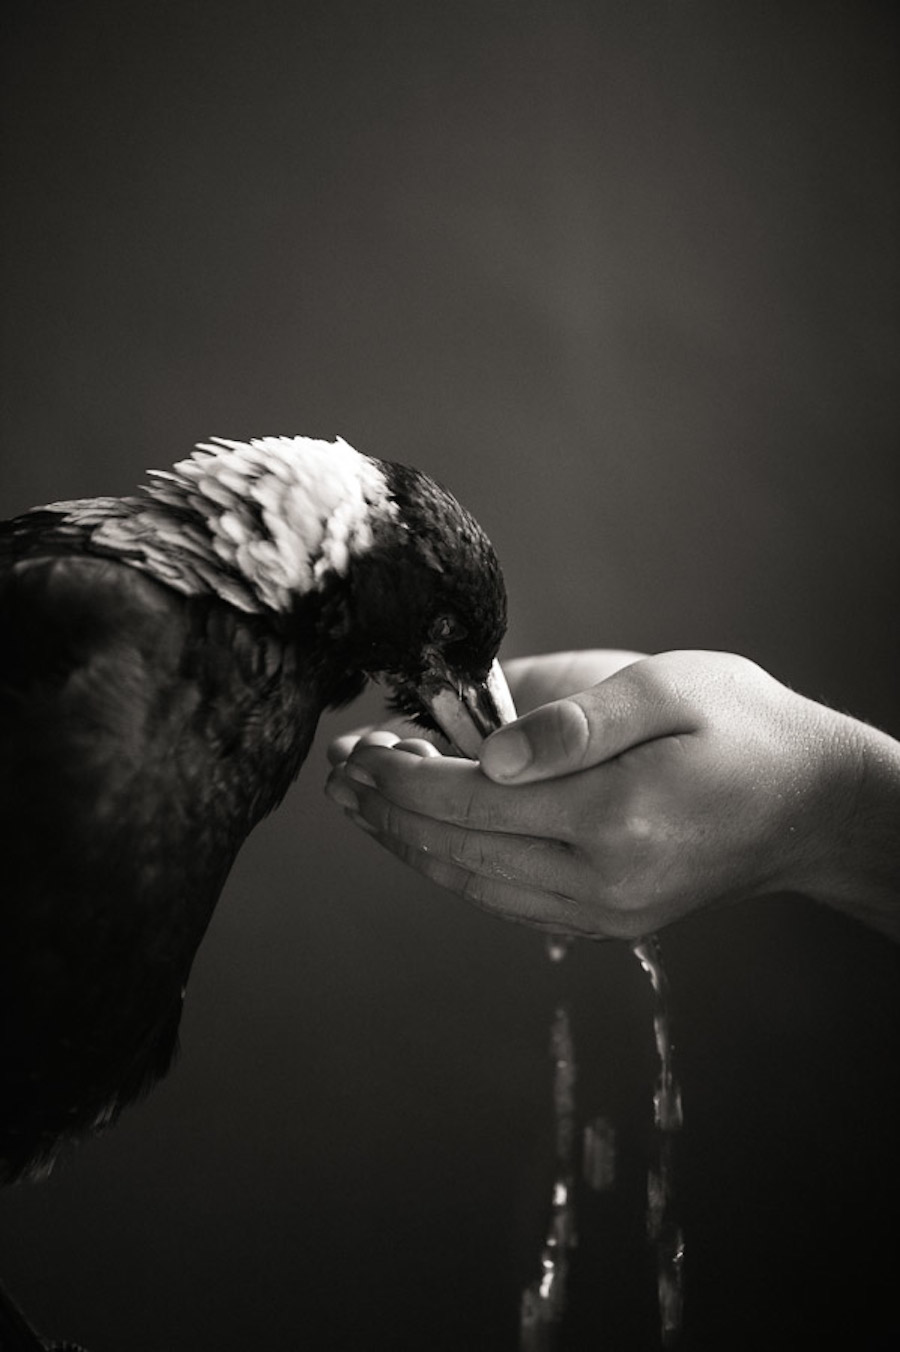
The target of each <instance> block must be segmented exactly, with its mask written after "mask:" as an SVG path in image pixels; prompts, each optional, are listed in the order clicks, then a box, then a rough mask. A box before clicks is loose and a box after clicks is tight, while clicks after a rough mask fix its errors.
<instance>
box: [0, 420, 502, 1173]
mask: <svg viewBox="0 0 900 1352" xmlns="http://www.w3.org/2000/svg"><path fill="white" fill-rule="evenodd" d="M147 479H148V482H147V483H145V484H143V485H142V486H140V487H139V488H138V489H137V490H136V492H135V493H134V494H133V495H132V496H127V497H98V498H87V499H80V500H75V501H66V502H55V503H51V504H49V505H47V506H43V507H37V508H33V509H32V510H30V511H27V512H25V513H23V514H21V515H19V516H16V517H15V518H13V519H12V520H10V521H6V522H4V523H3V524H2V525H0V654H2V668H0V748H2V749H0V829H2V847H0V848H2V859H3V872H4V887H3V898H2V901H0V1099H2V1107H0V1170H2V1181H4V1182H7V1181H11V1180H17V1179H21V1178H25V1177H29V1178H39V1177H41V1176H42V1175H43V1174H44V1173H46V1172H47V1171H48V1170H49V1169H50V1168H51V1167H52V1165H53V1163H54V1161H55V1160H56V1158H57V1157H58V1155H59V1153H60V1151H61V1149H62V1148H63V1146H64V1145H66V1144H67V1143H69V1142H74V1141H77V1140H79V1139H82V1138H83V1137H85V1136H88V1135H92V1134H93V1133H96V1132H98V1131H100V1130H101V1129H103V1128H105V1127H107V1126H109V1125H111V1124H112V1123H113V1122H115V1121H116V1119H117V1118H118V1117H119V1115H120V1113H121V1112H122V1110H123V1109H124V1108H125V1107H126V1106H127V1105H128V1104H130V1103H133V1102H134V1101H136V1100H138V1099H140V1098H141V1097H142V1096H143V1095H144V1094H145V1093H147V1092H148V1090H149V1089H150V1088H151V1087H152V1086H153V1085H154V1084H155V1083H156V1082H157V1081H158V1080H159V1079H160V1078H161V1077H162V1076H164V1075H165V1074H166V1072H167V1070H168V1069H169V1067H170V1065H171V1063H172V1061H173V1058H174V1056H175V1053H176V1049H177V1044H178V1027H179V1022H180V1018H181V1012H182V1007H183V1002H184V997H185V991H186V988H187V983H188V978H189V975H190V971H191V965H192V962H193V960H194V956H195V954H196V951H197V948H198V946H199V944H200V942H201V940H202V938H203V935H204V932H205V931H206V929H207V926H208V924H209V921H210V918H211V916H212V914H213V910H214V908H215V906H216V903H217V900H218V898H219V896H220V893H221V891H222V888H223V886H224V884H225V881H226V878H227V876H228V873H229V870H230V868H231V866H232V864H233V862H234V859H235V857H236V855H237V853H238V851H239V850H240V848H241V846H242V844H243V842H244V840H245V839H246V837H247V836H248V834H249V833H250V832H251V831H252V830H253V828H254V826H255V825H256V824H257V823H258V822H259V821H260V820H261V819H262V818H263V817H264V816H265V815H266V814H267V813H269V812H271V811H272V810H273V809H274V808H275V807H276V806H277V805H278V804H279V803H280V801H281V799H282V798H283V796H284V794H285V792H286V791H287V789H288V787H289V786H290V784H291V783H292V781H293V780H294V778H295V777H296V775H297V774H298V772H299V770H300V767H301V765H302V763H303V761H304V759H305V757H306V755H307V752H308V750H309V747H310V743H311V741H312V739H313V736H314V733H315V730H316V725H317V722H318V720H319V717H320V715H321V714H322V713H323V711H325V710H326V709H334V708H338V707H341V706H343V705H345V704H347V703H348V702H349V701H351V700H352V699H353V698H354V697H355V696H357V695H358V694H359V693H360V692H361V691H362V689H363V688H364V686H365V685H366V683H367V681H369V680H375V681H378V682H381V683H382V684H383V685H384V686H385V687H386V688H387V691H388V694H389V703H390V706H391V708H393V709H395V710H397V711H398V712H399V713H401V714H403V715H404V716H406V717H409V718H412V719H413V720H415V721H417V722H418V723H420V724H421V725H422V726H423V727H430V728H433V729H435V728H436V729H437V730H438V731H441V732H442V733H443V734H444V736H445V737H446V738H447V739H448V741H449V742H450V743H451V744H452V747H453V749H455V751H456V752H458V753H459V754H462V755H468V756H475V755H477V750H478V747H479V745H480V743H481V740H482V739H483V738H484V737H485V736H486V735H487V734H488V733H489V732H490V731H492V730H493V729H494V728H496V727H499V726H500V724H501V723H503V722H507V721H509V719H510V718H511V717H513V716H514V711H513V709H512V702H511V699H510V696H509V691H508V687H507V686H506V683H505V680H504V678H503V675H502V671H501V668H500V665H499V662H498V659H497V653H498V650H499V647H500V643H501V640H502V638H503V636H504V632H505V629H506V617H507V598H506V590H505V585H504V579H503V573H502V570H501V568H500V564H499V562H498V559H497V556H496V553H495V551H494V549H493V547H492V545H491V543H490V541H489V540H488V538H487V536H486V535H485V533H484V531H483V530H482V529H481V527H480V526H479V524H478V523H477V521H476V520H475V519H474V517H473V516H472V515H471V514H470V513H469V512H468V511H467V510H466V509H465V508H463V507H462V506H461V505H460V504H459V502H458V501H457V500H456V498H454V497H453V496H452V495H451V494H450V493H449V492H448V491H447V490H446V489H445V488H444V487H442V486H441V485H440V484H438V483H437V482H436V481H435V480H433V479H432V478H431V477H429V476H428V475H426V474H424V473H423V472H421V471H419V470H417V469H415V468H412V467H410V466H408V465H404V464H400V463H398V462H395V461H389V460H382V459H378V458H376V457H373V456H368V455H365V454H363V453H361V452H359V451H356V450H355V449H354V448H353V447H351V446H350V445H349V444H348V443H347V442H345V441H344V440H343V439H342V438H340V437H337V438H336V439H335V440H334V441H327V440H321V439H317V438H312V437H292V436H263V437H256V438H251V439H249V440H246V441H241V440H229V439H226V438H219V437H215V438H211V439H210V440H209V441H208V442H205V443H200V444H199V445H197V446H196V447H195V448H194V449H193V450H192V452H191V453H190V454H189V455H188V456H187V457H186V458H185V459H182V460H180V461H178V462H177V463H176V464H174V465H173V466H172V468H170V469H167V470H159V471H149V472H148V475H147Z"/></svg>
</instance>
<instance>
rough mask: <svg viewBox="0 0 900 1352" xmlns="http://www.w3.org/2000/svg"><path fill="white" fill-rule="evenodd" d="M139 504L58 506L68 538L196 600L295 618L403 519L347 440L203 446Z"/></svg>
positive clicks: (155, 479)
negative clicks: (74, 536)
mask: <svg viewBox="0 0 900 1352" xmlns="http://www.w3.org/2000/svg"><path fill="white" fill-rule="evenodd" d="M150 478H151V483H150V484H148V485H147V487H146V489H145V490H144V492H143V494H142V495H141V496H134V497H129V498H97V499H90V500H87V501H83V502H64V503H54V504H53V505H52V506H51V508H50V509H49V510H50V511H52V512H54V513H57V514H60V530H61V531H62V532H63V533H65V532H66V531H71V532H73V533H78V534H79V535H80V536H81V538H82V539H83V540H85V541H86V542H87V547H88V548H89V549H90V550H91V551H92V552H95V553H103V554H109V555H114V556H116V557H119V558H121V559H123V560H124V561H127V562H128V563H130V564H131V565H132V567H134V568H138V569H140V570H142V571H144V572H146V573H149V574H150V575H151V576H153V577H155V578H156V580H157V581H159V582H162V583H163V584H164V585H166V586H169V587H172V588H174V589H175V590H177V591H180V592H182V593H184V594H185V595H188V596H202V595H215V596H218V597H219V599H220V600H223V601H226V602H227V603H228V604H229V605H232V606H234V607H235V608H237V609H238V610H242V611H244V612H245V613H248V614H269V615H272V614H276V615H287V614H289V613H291V612H292V611H293V610H294V609H295V608H296V605H297V603H298V601H299V600H302V599H303V598H304V597H306V596H309V595H312V594H315V593H317V592H319V591H321V590H322V589H323V588H324V587H325V586H327V585H328V584H329V582H330V581H331V580H333V579H334V578H338V579H340V578H343V577H346V575H347V573H348V571H349V569H350V567H351V566H352V563H353V560H354V559H355V558H357V557H359V556H361V555H362V554H364V553H365V552H366V551H367V550H368V549H370V548H371V546H372V542H373V539H374V536H375V534H376V533H377V532H378V531H379V530H380V529H382V528H383V527H384V526H385V525H387V524H388V523H390V522H393V521H394V520H395V518H396V517H397V514H398V508H397V505H396V503H395V501H394V499H393V496H392V493H391V488H390V485H389V483H388V480H387V478H386V475H385V472H384V468H383V466H382V465H381V462H379V461H376V460H372V459H370V458H369V457H368V456H364V455H360V454H359V452H357V451H355V450H353V448H352V447H350V446H348V445H347V444H346V442H344V441H342V440H341V439H340V438H338V440H337V441H336V442H334V443H329V442H324V441H316V440H313V439H311V438H307V437H262V438H258V439H255V440H253V441H250V442H238V441H218V442H216V443H212V444H210V445H208V446H201V447H198V448H197V450H195V451H194V453H193V454H192V455H191V456H189V457H188V458H187V459H186V460H182V461H180V462H179V463H178V464H176V465H174V466H173V468H172V469H171V470H162V471H153V470H152V471H150Z"/></svg>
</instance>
